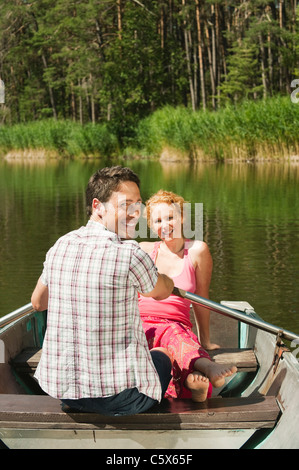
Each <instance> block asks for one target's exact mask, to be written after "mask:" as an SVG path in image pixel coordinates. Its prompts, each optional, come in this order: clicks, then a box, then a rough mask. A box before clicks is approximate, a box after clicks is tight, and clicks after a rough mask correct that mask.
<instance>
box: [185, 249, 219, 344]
mask: <svg viewBox="0 0 299 470" xmlns="http://www.w3.org/2000/svg"><path fill="white" fill-rule="evenodd" d="M191 258H192V261H193V265H194V266H195V274H196V290H195V294H197V295H199V296H200V297H204V298H206V299H208V298H209V289H210V283H211V278H212V271H213V260H212V256H211V253H210V250H209V247H208V245H207V244H206V243H204V242H200V241H196V242H195V243H194V245H193V247H192V249H191ZM193 309H194V314H195V320H196V324H197V329H198V330H199V331H198V334H199V338H200V343H201V345H202V347H203V348H204V349H209V350H213V349H218V348H219V345H218V344H215V343H211V341H210V311H209V310H208V309H207V308H205V307H201V306H200V305H196V304H193Z"/></svg>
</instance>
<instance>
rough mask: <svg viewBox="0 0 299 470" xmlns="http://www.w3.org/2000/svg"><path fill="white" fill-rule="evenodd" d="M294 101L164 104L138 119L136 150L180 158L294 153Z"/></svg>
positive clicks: (297, 141) (298, 144)
mask: <svg viewBox="0 0 299 470" xmlns="http://www.w3.org/2000/svg"><path fill="white" fill-rule="evenodd" d="M298 129H299V105H298V104H294V103H292V102H291V100H290V98H289V97H276V98H271V99H270V98H269V99H266V100H260V101H244V102H242V103H241V104H238V105H237V106H236V105H228V106H226V107H225V108H222V109H220V110H218V111H217V112H214V111H205V112H203V111H196V112H192V111H191V110H190V109H187V108H185V107H177V108H172V107H170V106H169V107H165V108H163V109H161V110H158V111H156V112H155V113H153V114H152V115H151V116H149V117H148V118H146V119H144V120H142V121H141V122H140V125H139V127H138V142H139V146H140V149H141V150H142V152H145V153H146V154H149V155H155V154H156V155H161V153H162V151H163V149H166V150H168V151H170V155H169V156H170V158H171V151H172V150H179V151H181V152H182V153H183V154H184V155H185V156H186V157H191V158H192V157H193V158H200V157H203V158H207V157H212V158H216V159H218V160H222V159H227V158H241V159H248V158H256V157H261V158H269V157H275V156H282V155H287V156H290V155H292V154H295V153H298V152H299V137H298Z"/></svg>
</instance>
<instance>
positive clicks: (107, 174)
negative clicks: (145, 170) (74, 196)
mask: <svg viewBox="0 0 299 470" xmlns="http://www.w3.org/2000/svg"><path fill="white" fill-rule="evenodd" d="M125 181H132V182H133V183H136V184H137V186H138V188H139V187H140V180H139V178H138V176H137V175H136V173H134V172H133V171H132V170H131V169H130V168H127V167H122V166H112V167H106V168H102V169H101V170H98V171H97V172H96V173H95V174H94V175H92V176H91V178H90V180H89V182H88V185H87V188H86V192H85V196H86V210H87V214H88V215H89V216H91V214H92V201H93V199H94V198H96V199H98V200H99V201H101V202H107V201H109V199H110V197H111V195H112V193H113V192H114V191H117V190H118V188H119V186H120V184H121V183H124V182H125Z"/></svg>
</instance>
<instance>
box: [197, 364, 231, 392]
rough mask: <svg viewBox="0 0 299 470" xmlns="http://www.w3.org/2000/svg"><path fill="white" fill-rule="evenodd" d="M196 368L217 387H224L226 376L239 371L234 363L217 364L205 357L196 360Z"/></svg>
mask: <svg viewBox="0 0 299 470" xmlns="http://www.w3.org/2000/svg"><path fill="white" fill-rule="evenodd" d="M194 369H196V370H197V371H199V372H202V373H203V374H205V375H206V376H207V377H208V378H209V380H210V382H211V384H212V385H213V387H216V388H217V387H222V385H224V383H225V378H226V377H230V376H231V375H233V374H235V373H236V372H237V367H236V366H234V365H233V364H216V362H213V361H211V360H210V359H207V358H205V357H203V358H200V359H197V360H196V362H195V364H194Z"/></svg>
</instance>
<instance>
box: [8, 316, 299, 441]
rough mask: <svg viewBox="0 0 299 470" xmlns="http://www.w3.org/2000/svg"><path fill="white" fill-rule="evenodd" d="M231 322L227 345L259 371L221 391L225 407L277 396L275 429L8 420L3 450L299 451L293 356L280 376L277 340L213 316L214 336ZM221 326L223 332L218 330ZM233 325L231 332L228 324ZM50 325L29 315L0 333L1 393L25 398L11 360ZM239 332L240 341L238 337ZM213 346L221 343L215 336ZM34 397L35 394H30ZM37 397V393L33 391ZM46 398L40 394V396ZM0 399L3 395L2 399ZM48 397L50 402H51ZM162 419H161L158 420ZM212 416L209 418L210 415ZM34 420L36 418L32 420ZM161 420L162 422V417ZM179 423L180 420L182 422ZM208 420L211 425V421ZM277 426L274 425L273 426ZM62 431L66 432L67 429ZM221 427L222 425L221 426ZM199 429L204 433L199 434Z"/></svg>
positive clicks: (297, 375)
mask: <svg viewBox="0 0 299 470" xmlns="http://www.w3.org/2000/svg"><path fill="white" fill-rule="evenodd" d="M226 320H227V321H229V322H230V323H229V326H228V327H227V331H229V332H230V333H232V331H233V332H234V334H233V335H232V337H231V338H230V339H229V341H228V342H227V344H225V346H227V347H228V346H231V345H233V346H236V344H238V345H239V347H241V348H253V350H254V352H255V354H256V357H257V361H258V363H259V367H258V369H257V371H256V372H252V371H251V372H241V373H239V374H237V375H236V376H234V377H233V378H232V379H229V380H227V383H226V384H225V386H224V387H223V388H222V390H221V391H220V393H221V396H222V397H223V398H219V400H223V403H225V399H226V398H227V397H234V396H239V397H240V396H241V397H244V398H246V397H247V398H250V397H256V398H257V400H258V399H259V398H262V397H267V396H275V397H276V400H277V402H278V404H279V406H280V409H281V415H280V416H279V419H278V421H277V423H276V425H275V426H274V425H273V426H274V427H273V429H269V428H268V427H267V426H266V427H267V429H264V427H265V425H264V424H263V423H260V422H257V426H255V425H252V424H250V427H248V426H249V424H248V423H247V424H245V423H244V426H242V424H240V425H239V426H238V428H237V429H236V428H235V427H234V426H232V425H231V424H227V423H226V424H225V423H223V426H222V427H221V424H220V427H219V428H218V429H214V428H213V423H212V424H211V425H210V424H209V423H208V422H207V423H206V424H203V425H202V426H201V425H200V424H198V423H197V421H196V417H195V418H194V419H195V421H192V423H195V424H194V425H192V426H193V427H192V429H183V427H184V426H177V428H175V429H166V428H165V429H159V426H158V429H154V428H153V429H150V428H148V429H130V427H129V426H127V428H126V429H117V428H113V426H104V428H103V426H102V425H95V426H94V427H93V428H92V426H89V425H88V424H84V423H83V424H82V425H80V426H77V427H76V426H74V427H73V428H72V426H65V425H63V424H61V423H59V420H58V421H56V422H55V421H53V422H50V420H48V421H47V419H46V420H45V421H44V422H43V423H40V424H38V423H35V424H32V422H31V421H30V419H27V422H26V423H24V422H23V423H20V424H19V425H18V423H16V422H15V423H12V422H11V421H10V420H8V421H5V418H3V419H1V420H0V440H1V442H2V445H3V446H4V447H5V446H7V447H8V448H11V449H54V448H55V449H58V448H59V449H106V450H109V449H113V450H116V449H186V450H187V449H190V450H192V449H238V448H262V449H270V448H274V449H291V448H299V436H298V431H297V430H298V428H299V418H298V417H299V387H298V385H299V365H298V361H297V359H296V358H295V357H294V355H293V354H291V352H289V353H284V356H283V359H282V360H281V361H280V362H279V364H278V367H277V370H276V372H275V373H274V372H273V366H272V362H273V356H274V350H275V345H276V338H275V337H274V336H273V335H271V334H269V333H266V332H264V331H260V330H257V329H256V328H254V327H251V326H249V325H245V324H244V323H242V324H240V325H239V327H238V326H237V327H236V324H237V325H238V323H237V322H234V321H232V320H231V319H226V318H222V317H219V316H218V315H217V314H215V313H214V314H213V315H212V323H213V322H214V321H215V322H216V326H215V324H214V328H215V331H218V332H219V331H220V332H223V330H224V329H225V325H224V324H225V322H226ZM219 322H221V326H222V328H221V329H220V328H219ZM231 324H233V326H234V328H233V329H232V328H231V327H230V325H231ZM45 326H46V314H45V312H42V313H39V312H34V311H28V313H27V314H25V316H22V317H21V318H19V317H18V318H16V319H15V320H13V321H12V323H9V324H8V325H6V326H4V327H2V328H1V329H0V344H2V349H3V345H4V352H3V351H2V359H4V360H2V361H1V362H2V363H0V394H2V396H4V395H3V394H11V395H19V394H24V390H25V392H26V391H27V392H28V393H30V390H26V387H27V384H26V383H25V382H24V381H22V377H21V376H18V375H17V374H16V373H15V371H14V370H13V368H12V367H11V361H12V360H13V359H14V358H15V357H16V356H17V355H18V354H20V352H21V351H22V350H24V349H25V348H28V347H29V348H30V347H41V346H42V341H43V335H44V331H45ZM236 333H237V337H236ZM215 341H218V342H220V343H221V338H217V337H216V335H215ZM31 393H32V392H31ZM34 393H36V392H34ZM41 393H42V391H41ZM0 398H1V395H0ZM49 398H50V397H49ZM159 416H161V415H159ZM207 416H208V415H207ZM34 419H35V418H34ZM158 419H159V418H158ZM179 421H180V419H179ZM207 421H208V420H207ZM274 424H275V423H274ZM63 426H64V427H65V428H64V429H63ZM218 426H219V424H218ZM201 427H202V428H203V429H201Z"/></svg>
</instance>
